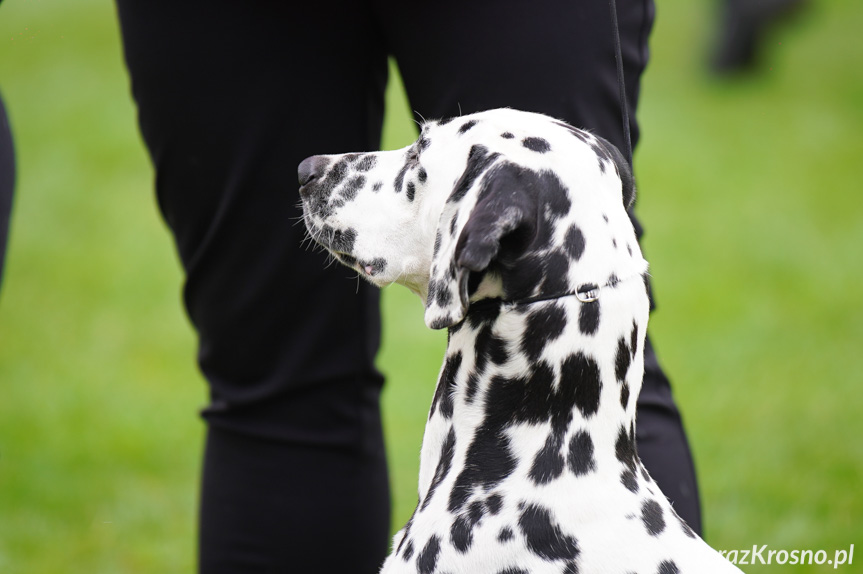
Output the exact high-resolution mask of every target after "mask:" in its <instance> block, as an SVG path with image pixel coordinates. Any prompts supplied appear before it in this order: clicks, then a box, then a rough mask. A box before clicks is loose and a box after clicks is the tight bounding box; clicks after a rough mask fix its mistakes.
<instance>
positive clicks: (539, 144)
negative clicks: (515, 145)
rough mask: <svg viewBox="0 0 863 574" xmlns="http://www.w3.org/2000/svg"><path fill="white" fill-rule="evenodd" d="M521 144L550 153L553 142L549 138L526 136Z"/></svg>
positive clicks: (536, 150)
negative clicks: (549, 141) (550, 142)
mask: <svg viewBox="0 0 863 574" xmlns="http://www.w3.org/2000/svg"><path fill="white" fill-rule="evenodd" d="M521 145H523V146H524V147H526V148H527V149H529V150H531V151H535V152H537V153H548V152H550V151H551V144H549V143H548V140H545V139H543V138H537V137H529V138H524V139H523V140H521Z"/></svg>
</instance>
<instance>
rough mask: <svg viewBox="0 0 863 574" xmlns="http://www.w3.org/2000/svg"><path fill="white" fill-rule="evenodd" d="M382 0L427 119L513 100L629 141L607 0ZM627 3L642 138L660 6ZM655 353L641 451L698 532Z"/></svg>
mask: <svg viewBox="0 0 863 574" xmlns="http://www.w3.org/2000/svg"><path fill="white" fill-rule="evenodd" d="M376 6H377V9H378V13H379V15H380V16H379V17H380V18H381V20H382V22H383V23H384V34H385V36H386V38H387V41H388V43H389V48H390V49H391V50H392V52H393V53H394V54H395V56H396V60H397V62H398V64H399V69H400V70H401V73H402V76H403V78H404V83H405V87H406V89H407V92H408V94H409V96H410V102H411V106H412V107H413V109H414V110H415V111H416V112H418V113H419V114H420V115H421V116H422V117H425V118H430V119H431V118H443V117H451V116H457V115H459V114H461V113H464V114H468V113H472V112H476V111H479V110H483V109H490V108H496V107H512V108H517V109H523V110H528V111H535V112H541V113H545V114H548V115H551V116H554V117H556V118H559V119H562V120H565V121H567V122H569V123H570V124H572V125H574V126H576V127H580V128H587V129H590V130H592V131H593V132H594V133H596V134H598V135H600V136H602V137H604V138H606V139H607V140H609V141H610V142H612V143H613V144H615V145H616V146H617V147H618V148H620V149H621V150H623V149H625V142H624V140H623V128H622V116H621V110H620V104H619V98H618V83H617V74H616V67H615V66H616V64H615V54H614V44H613V36H612V34H613V29H612V24H611V16H610V12H609V5H608V2H607V1H605V0H594V1H592V2H563V1H556V2H521V1H518V0H504V1H501V0H482V1H471V2H460V1H456V0H442V1H441V2H437V3H435V8H434V10H427V9H425V8H424V7H423V5H418V4H416V3H410V2H392V1H389V0H379V1H378V2H377V3H376ZM617 7H618V20H619V26H620V38H621V43H622V52H623V60H624V74H625V81H626V93H627V99H628V106H629V109H630V112H631V113H630V122H631V125H630V127H631V131H632V139H633V141H632V143H633V146H635V144H636V143H637V141H638V135H639V131H638V124H637V123H636V119H635V113H634V112H635V110H636V107H637V103H638V95H639V86H640V78H641V74H642V73H643V71H644V68H645V66H646V64H647V59H648V47H647V37H648V35H649V33H650V29H651V27H652V24H653V14H654V10H653V3H652V1H650V0H618V2H617ZM633 221H634V222H635V224H636V228H637V229H638V230H639V235H640V231H641V229H640V226H639V225H638V222H637V221H635V219H634V217H633ZM645 362H646V364H647V366H648V367H647V369H646V370H645V379H644V387H643V391H642V394H641V397H640V399H639V403H638V404H639V410H638V426H637V428H638V432H637V435H638V436H637V439H638V448H639V452H640V454H641V457H642V460H643V461H644V463H645V465H646V466H647V468H648V470H649V471H650V472H651V474H652V475H653V476H654V478H655V479H656V480H657V482H658V483H659V485H660V487H661V488H662V489H663V491H664V492H665V494H666V495H667V496H668V497H669V498H670V499H671V500H672V501H673V502H674V505H675V509H676V510H677V511H678V512H679V513H680V514H681V516H682V517H683V518H684V519H685V520H687V522H689V524H690V526H691V527H692V528H693V529H695V530H699V529H700V525H701V518H700V514H699V503H698V491H697V486H696V482H695V472H694V469H693V466H692V460H691V457H690V455H689V447H688V445H687V442H686V436H685V434H684V432H683V427H682V424H681V420H680V415H679V413H678V411H677V408H676V406H675V404H674V401H673V399H672V396H671V390H670V387H669V384H668V379H667V378H666V377H665V375H664V374H663V372H662V370H661V369H660V368H659V365H658V363H657V361H656V357H655V355H654V353H653V349H652V346H650V345H649V344H648V346H647V349H646V353H645Z"/></svg>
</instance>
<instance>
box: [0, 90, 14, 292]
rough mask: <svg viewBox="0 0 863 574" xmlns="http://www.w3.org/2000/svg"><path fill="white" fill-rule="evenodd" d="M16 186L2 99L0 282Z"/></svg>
mask: <svg viewBox="0 0 863 574" xmlns="http://www.w3.org/2000/svg"><path fill="white" fill-rule="evenodd" d="M14 185H15V153H14V150H13V148H12V131H11V130H10V129H9V119H8V118H7V117H6V108H5V107H4V106H3V100H2V99H0V280H2V279H3V263H4V261H5V259H6V238H7V237H8V235H9V215H10V212H11V211H12V188H13V187H14Z"/></svg>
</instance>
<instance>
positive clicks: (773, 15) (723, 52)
mask: <svg viewBox="0 0 863 574" xmlns="http://www.w3.org/2000/svg"><path fill="white" fill-rule="evenodd" d="M805 4H806V0H722V2H721V4H720V8H719V10H720V14H719V16H720V19H719V28H718V32H717V40H716V46H715V47H714V48H713V54H712V62H711V64H712V66H713V69H714V70H715V71H716V72H720V73H731V72H740V71H745V70H751V69H755V68H757V66H758V64H759V61H760V58H759V56H760V53H761V51H762V50H763V48H764V40H765V36H766V35H767V33H768V32H769V30H770V29H771V28H772V27H773V26H775V25H776V24H777V23H778V22H780V21H781V20H783V19H784V18H785V17H787V16H789V15H791V14H793V13H795V12H797V11H798V10H799V9H800V8H801V7H802V6H804V5H805Z"/></svg>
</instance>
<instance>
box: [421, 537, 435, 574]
mask: <svg viewBox="0 0 863 574" xmlns="http://www.w3.org/2000/svg"><path fill="white" fill-rule="evenodd" d="M439 554H440V538H438V537H437V536H432V537H431V538H429V541H428V542H427V543H426V545H425V547H424V548H423V549H422V551H421V552H420V553H419V554H418V555H417V572H418V574H432V573H433V572H434V571H435V568H437V559H438V555H439Z"/></svg>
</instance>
